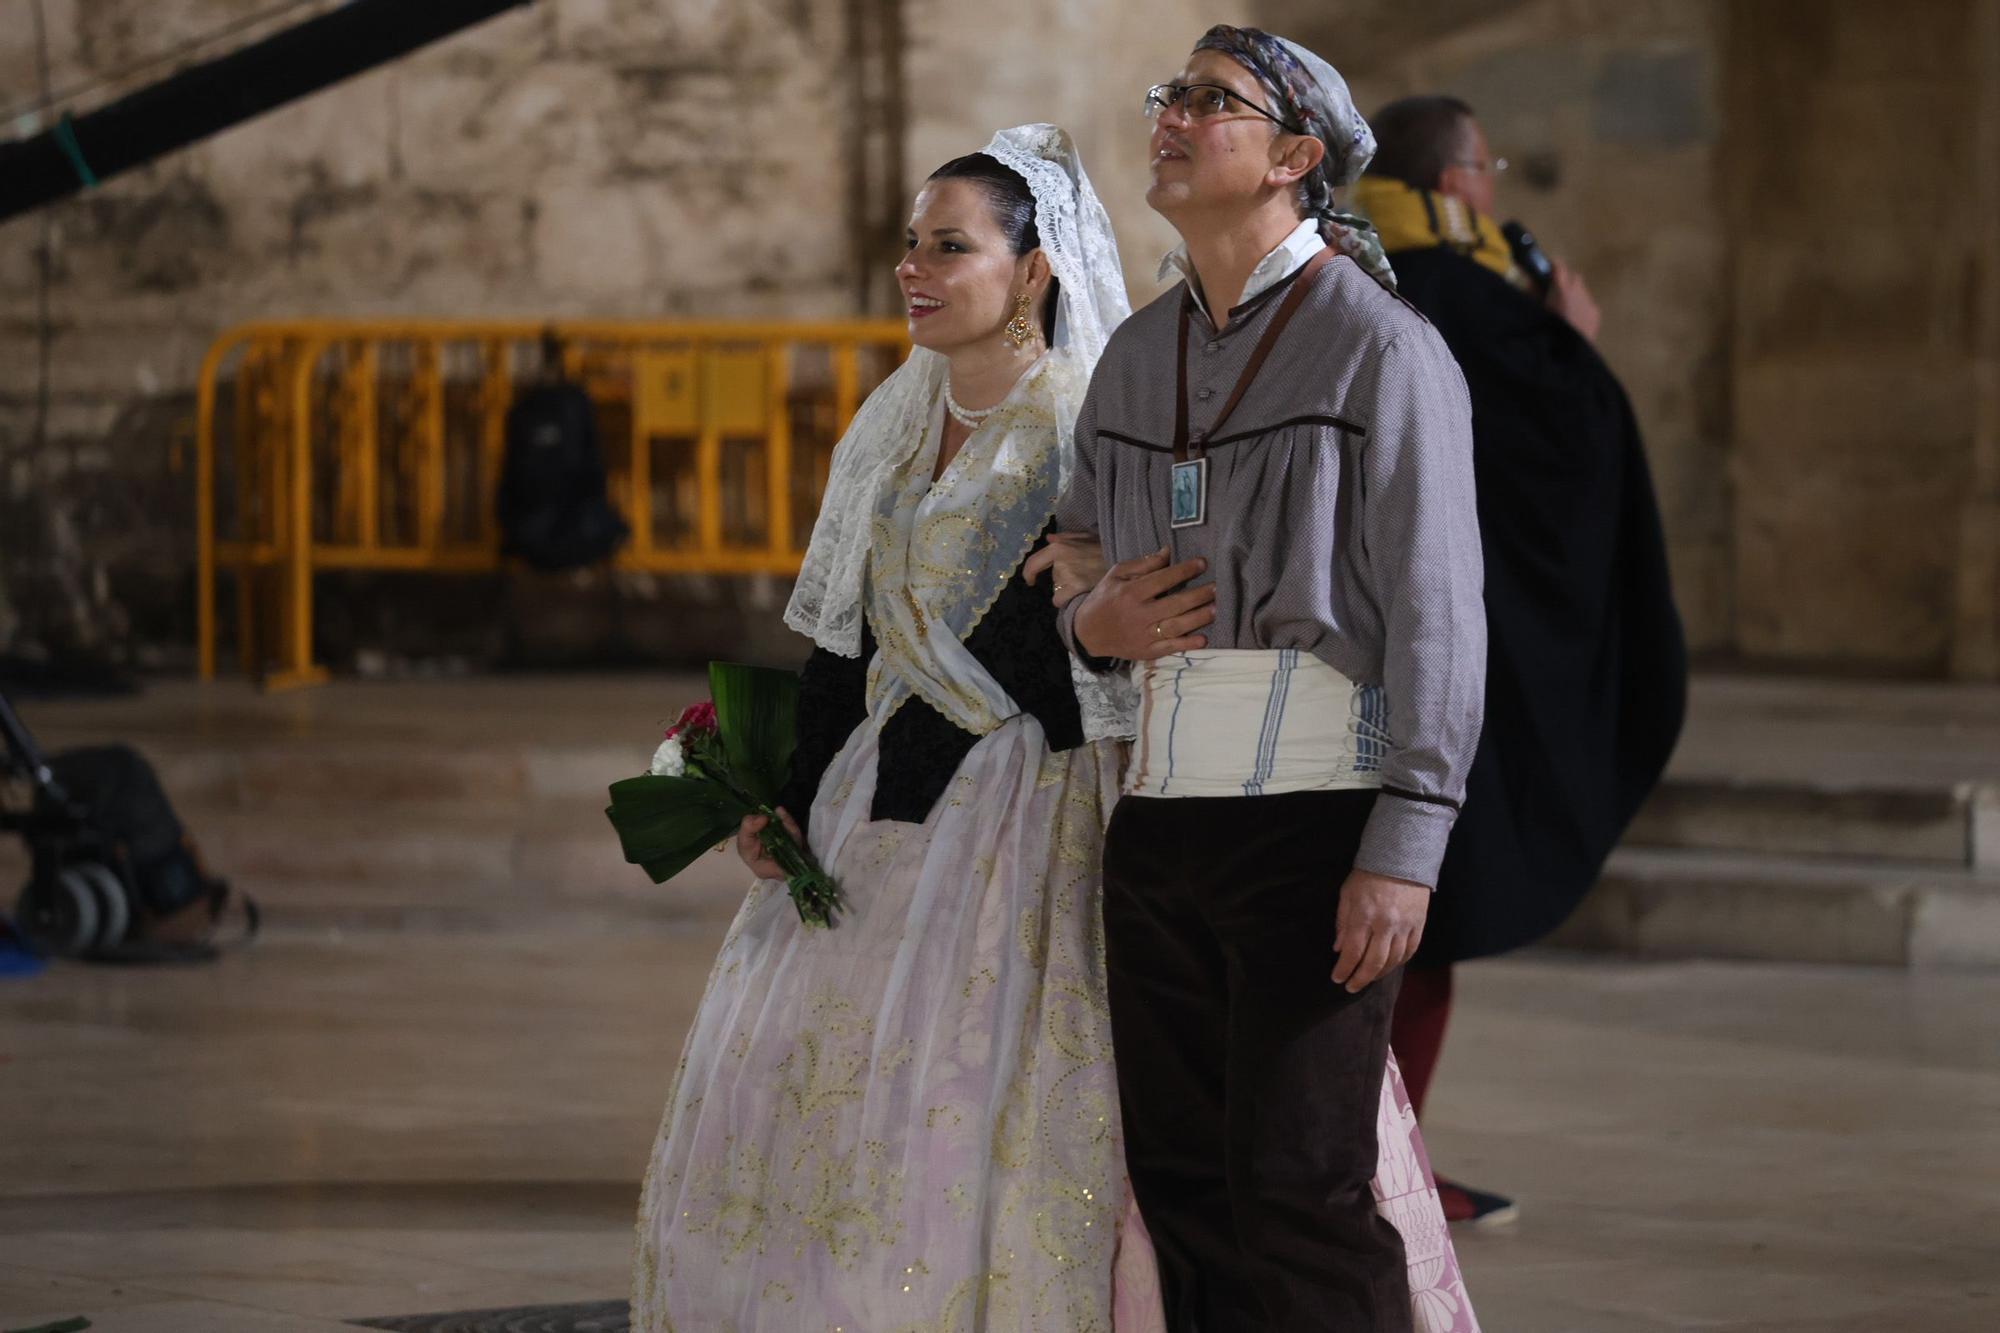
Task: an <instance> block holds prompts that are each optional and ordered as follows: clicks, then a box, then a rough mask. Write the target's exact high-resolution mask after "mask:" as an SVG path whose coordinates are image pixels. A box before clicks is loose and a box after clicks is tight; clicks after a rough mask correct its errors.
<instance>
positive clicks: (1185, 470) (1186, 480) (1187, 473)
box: [1172, 458, 1208, 528]
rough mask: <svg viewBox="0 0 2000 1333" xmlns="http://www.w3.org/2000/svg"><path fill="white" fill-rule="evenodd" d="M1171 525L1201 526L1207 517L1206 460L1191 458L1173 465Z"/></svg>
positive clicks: (1181, 526)
mask: <svg viewBox="0 0 2000 1333" xmlns="http://www.w3.org/2000/svg"><path fill="white" fill-rule="evenodd" d="M1172 498H1173V509H1172V525H1173V526H1174V527H1177V528H1193V527H1199V526H1201V524H1202V522H1203V521H1204V520H1205V519H1206V518H1207V517H1208V460H1207V459H1206V458H1191V459H1189V460H1188V461H1187V462H1185V463H1176V464H1174V477H1173V492H1172Z"/></svg>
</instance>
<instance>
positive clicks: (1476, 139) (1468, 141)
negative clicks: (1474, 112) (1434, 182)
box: [1438, 116, 1499, 218]
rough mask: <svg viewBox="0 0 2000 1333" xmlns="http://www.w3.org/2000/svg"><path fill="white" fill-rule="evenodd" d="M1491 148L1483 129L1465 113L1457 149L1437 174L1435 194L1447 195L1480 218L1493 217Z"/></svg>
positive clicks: (1493, 192)
mask: <svg viewBox="0 0 2000 1333" xmlns="http://www.w3.org/2000/svg"><path fill="white" fill-rule="evenodd" d="M1494 175H1495V173H1494V170H1493V149H1492V148H1491V147H1490V146H1489V145H1488V144H1487V142H1486V131H1485V130H1483V129H1481V128H1479V122H1478V121H1476V120H1474V119H1473V118H1472V117H1471V116H1467V117H1466V118H1465V119H1464V120H1463V121H1462V122H1461V123H1460V126H1459V138H1458V151H1457V152H1455V153H1453V154H1452V156H1451V160H1450V161H1449V162H1447V163H1446V164H1445V168H1444V170H1443V171H1441V172H1439V173H1438V193H1439V194H1446V195H1450V196H1451V197H1452V198H1454V199H1457V200H1459V201H1460V202H1462V203H1464V204H1465V205H1466V206H1467V207H1469V208H1471V209H1472V210H1473V211H1474V212H1475V213H1478V214H1480V215H1481V216H1483V217H1489V218H1490V217H1492V216H1494V213H1493V201H1494V194H1495V186H1497V185H1498V183H1499V182H1498V181H1496V180H1495V179H1494Z"/></svg>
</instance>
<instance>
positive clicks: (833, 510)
mask: <svg viewBox="0 0 2000 1333" xmlns="http://www.w3.org/2000/svg"><path fill="white" fill-rule="evenodd" d="M982 151H984V152H985V153H986V154H988V155H989V156H991V157H993V158H995V159H997V160H998V161H1000V162H1002V163H1004V164H1005V165H1007V166H1008V167H1011V168H1012V169H1013V170H1015V171H1016V172H1018V173H1020V175H1021V177H1022V179H1023V180H1025V181H1027V183H1028V188H1029V189H1030V190H1031V191H1032V192H1033V194H1034V196H1035V228H1036V230H1037V231H1038V232H1039V233H1040V235H1041V243H1042V250H1043V252H1044V253H1045V254H1046V255H1047V256H1048V260H1049V267H1050V269H1051V271H1052V272H1053V273H1054V275H1055V278H1056V281H1057V283H1058V285H1059V286H1058V296H1057V301H1056V320H1055V338H1054V341H1053V344H1052V345H1051V347H1050V350H1049V352H1048V354H1047V355H1046V356H1045V357H1043V359H1042V361H1041V362H1040V363H1038V364H1037V366H1036V367H1035V368H1034V369H1033V370H1031V371H1030V372H1029V373H1028V374H1026V375H1024V376H1023V377H1022V381H1021V383H1020V384H1019V385H1017V387H1016V391H1015V395H1014V400H1013V401H1012V402H1011V403H1010V407H1011V408H1012V409H1013V410H1010V411H1008V412H1002V413H999V414H997V415H996V416H995V418H993V419H992V420H989V421H988V422H987V423H986V424H984V425H982V426H981V427H980V429H979V430H977V431H975V432H974V433H973V436H972V437H971V438H970V439H968V440H967V441H966V444H965V447H964V452H965V453H966V454H968V455H971V456H973V457H974V458H978V457H985V458H989V459H992V458H1010V457H1012V458H1019V457H1023V456H1035V457H1036V458H1037V466H1039V467H1042V468H1048V467H1053V468H1054V470H1055V476H1054V477H1053V478H1052V479H1051V478H1046V477H1044V478H1042V479H1040V480H1039V482H1038V484H1035V485H1033V486H1032V487H1031V489H1032V490H1033V491H1034V492H1035V493H1036V495H1037V497H1038V498H1039V497H1040V496H1041V495H1044V494H1045V495H1047V496H1048V506H1047V508H1045V509H1044V508H1039V507H1038V506H1024V505H1021V504H1020V503H1018V500H1019V496H1018V494H1014V492H1018V491H1019V489H1020V488H1021V485H1022V478H1020V477H1019V476H1018V475H1011V474H1009V473H1008V472H1007V471H1005V470H999V471H994V470H987V471H984V472H982V473H979V474H976V475H975V474H970V473H968V474H966V475H962V476H961V477H959V478H958V479H957V481H956V482H955V484H954V487H953V489H954V491H955V492H956V496H955V499H956V501H957V503H956V504H955V505H954V508H957V509H959V510H960V512H968V511H978V512H982V513H990V514H992V515H993V517H994V519H995V520H996V521H998V522H1000V523H1001V524H1002V525H1003V526H1004V527H1005V528H1006V531H1004V532H1003V531H995V530H992V529H991V528H989V530H988V531H987V533H986V536H987V537H988V538H989V539H990V540H991V548H992V549H994V550H1007V549H1018V550H1020V551H1023V552H1025V551H1026V550H1027V548H1028V545H1029V544H1031V543H1032V541H1033V539H1034V537H1035V535H1036V534H1037V533H1039V532H1040V531H1041V530H1042V528H1043V527H1045V526H1046V525H1047V523H1048V521H1049V517H1050V515H1051V514H1052V513H1053V512H1054V499H1055V497H1056V496H1058V495H1060V493H1061V489H1062V488H1063V487H1065V486H1067V485H1068V484H1069V480H1070V476H1071V473H1072V470H1073V467H1074V462H1075V457H1076V445H1075V428H1076V415H1077V411H1078V409H1079V408H1080V407H1081V406H1082V404H1083V394H1084V390H1085V389H1086V388H1087V387H1088V386H1089V383H1090V372H1091V371H1092V370H1093V369H1095V368H1096V365H1097V359H1098V357H1099V356H1100V355H1102V353H1103V351H1104V344H1105V341H1106V340H1107V339H1108V338H1109V337H1110V336H1111V330H1112V329H1114V328H1116V327H1117V325H1118V324H1119V322H1120V321H1121V320H1123V319H1124V318H1125V316H1126V315H1128V314H1129V313H1130V312H1131V307H1130V305H1129V304H1128V302H1127V301H1126V298H1125V282H1124V277H1123V270H1122V269H1121V268H1120V266H1119V262H1118V244H1117V241H1116V240H1115V239H1114V238H1113V236H1112V232H1111V221H1110V218H1109V217H1108V216H1107V215H1106V214H1105V211H1104V205H1103V204H1102V203H1100V202H1099V201H1098V198H1097V192H1096V191H1095V190H1094V189H1092V188H1091V184H1090V178H1089V177H1088V176H1086V175H1085V174H1084V170H1083V164H1082V162H1081V160H1080V159H1079V158H1078V157H1077V153H1076V148H1075V145H1074V144H1072V143H1071V142H1070V138H1069V135H1068V134H1067V133H1065V132H1064V131H1063V130H1061V129H1059V128H1057V127H1056V126H1054V125H1019V126H1016V127H1014V128H1013V129H1009V130H1002V131H1001V132H1000V133H998V134H996V135H994V136H993V140H992V142H990V143H988V144H987V145H986V147H985V148H984V149H983V150H982ZM945 364H946V363H945V358H944V357H943V356H941V355H939V354H938V353H936V352H932V351H929V350H927V349H924V348H917V349H916V350H915V351H913V352H911V354H910V357H909V360H907V361H905V362H904V363H903V364H902V366H900V367H898V368H897V370H896V371H895V372H894V373H893V374H891V375H890V376H889V377H888V378H887V379H886V380H884V381H882V384H881V386H880V387H878V388H877V389H876V390H875V392H874V393H872V394H870V395H869V396H868V400H867V402H865V403H863V404H862V406H861V410H860V411H859V412H857V413H856V414H855V417H854V422H853V424H852V425H850V426H849V427H848V430H847V434H846V435H845V436H843V437H842V438H841V441H840V444H839V446H838V447H837V448H836V449H835V450H834V455H833V466H832V469H831V471H830V475H829V476H828V478H827V485H826V494H825V496H824V498H823V499H822V500H821V502H820V512H819V519H818V521H817V522H816V523H815V524H814V526H813V536H812V544H811V545H810V546H809V547H808V548H807V551H806V558H805V563H804V566H803V567H802V568H801V569H800V571H799V577H798V582H797V584H796V585H795V586H794V588H793V591H792V599H791V602H790V604H789V605H788V606H787V607H786V608H785V623H786V624H788V625H790V626H791V627H792V628H793V629H795V630H798V631H799V632H800V633H802V634H805V635H808V636H809V637H811V639H812V640H813V642H815V643H817V644H818V645H819V646H820V647H822V648H825V649H827V650H828V651H829V652H835V653H839V654H841V655H842V656H844V657H855V656H858V655H859V654H860V651H861V627H862V621H863V618H864V615H865V612H864V609H863V608H864V603H865V598H864V595H863V594H864V588H865V581H866V579H867V576H868V567H869V559H870V554H871V552H872V551H873V550H874V547H875V544H876V542H877V541H878V540H885V539H886V540H891V541H893V540H897V539H898V537H899V536H906V535H907V534H902V533H901V532H900V529H897V530H895V531H893V532H885V531H884V530H883V525H882V524H881V522H880V519H881V516H883V515H886V514H889V513H893V512H894V511H895V509H896V502H897V498H898V496H899V495H900V494H901V492H902V491H903V490H904V488H905V484H906V483H907V482H908V479H909V476H910V475H911V474H910V472H909V470H908V469H909V467H910V465H911V464H912V463H913V462H915V461H917V460H918V457H919V455H920V453H922V452H923V450H924V447H925V444H926V441H927V440H928V439H929V437H930V435H931V432H932V430H933V428H934V426H935V424H936V417H937V414H938V412H939V411H940V410H941V407H940V403H941V398H942V388H943V383H944V375H945ZM1051 423H1052V424H1053V426H1054V432H1055V439H1054V448H1053V449H1052V450H1051V449H1050V448H1049V447H1048V445H1047V444H1046V443H1041V442H1040V441H1039V440H1032V439H1031V437H1036V436H1040V435H1041V434H1042V432H1046V431H1047V430H1048V428H1049V426H1050V424H1051ZM1010 433H1019V434H1020V435H1021V439H1020V440H1018V441H1016V440H1014V439H1011V438H1009V434H1010ZM1036 443H1040V447H1038V448H1037V447H1034V445H1035V444H1036ZM1050 480H1053V482H1054V485H1053V486H1051V485H1049V481H1050ZM989 490H991V492H992V493H991V494H988V491H989ZM1001 491H1007V492H1009V493H1010V494H1008V495H1003V494H1001ZM1010 499H1011V501H1012V502H1009V501H1010ZM1030 509H1037V510H1038V512H1029V510H1030ZM1017 529H1018V531H1017ZM1017 563H1018V562H1017ZM1011 572H1012V570H1011V566H1010V567H1009V569H1008V570H1005V571H1000V578H1001V581H1002V582H1004V581H1005V578H1006V577H1007V576H1008V575H1009V574H1011ZM990 574H991V571H984V570H983V571H982V575H985V577H979V578H975V579H968V580H962V581H960V582H959V583H958V584H957V585H956V586H954V587H951V588H937V589H928V590H927V591H928V593H929V596H928V597H927V598H926V599H925V600H926V606H925V609H926V611H927V612H929V613H930V614H931V616H932V617H933V618H934V620H935V621H936V623H937V624H939V625H940V626H962V625H966V624H969V623H976V621H977V619H978V616H979V614H980V613H982V612H983V610H984V608H985V607H986V606H987V605H989V604H990V603H991V599H992V597H993V596H994V595H996V594H997V592H998V588H997V587H993V586H988V585H989V584H990V583H991V581H992V580H991V577H990ZM1071 672H1072V676H1073V678H1074V679H1075V681H1076V685H1077V700H1078V704H1079V706H1080V708H1081V711H1082V714H1083V724H1084V734H1085V736H1086V737H1087V738H1089V739H1093V740H1096V739H1103V738H1106V737H1127V736H1130V735H1132V734H1133V730H1134V724H1135V718H1136V714H1137V702H1138V697H1137V694H1136V692H1135V691H1134V689H1133V687H1132V684H1131V682H1130V680H1129V679H1127V678H1125V677H1123V676H1112V677H1102V676H1097V675H1094V674H1092V673H1090V672H1088V671H1085V670H1084V669H1083V668H1082V667H1081V666H1080V665H1078V664H1076V663H1074V662H1072V664H1071Z"/></svg>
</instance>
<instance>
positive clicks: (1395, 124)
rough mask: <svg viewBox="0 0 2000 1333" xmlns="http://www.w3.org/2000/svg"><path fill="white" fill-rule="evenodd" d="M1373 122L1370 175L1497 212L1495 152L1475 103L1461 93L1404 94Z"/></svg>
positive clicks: (1471, 206) (1472, 206)
mask: <svg viewBox="0 0 2000 1333" xmlns="http://www.w3.org/2000/svg"><path fill="white" fill-rule="evenodd" d="M1368 123H1369V124H1370V125H1372V126H1373V127H1374V129H1375V141H1376V148H1375V160H1374V161H1373V162H1371V163H1369V165H1368V174H1369V175H1371V176H1387V177H1389V178H1390V179H1391V180H1399V181H1401V182H1403V183H1404V184H1405V185H1413V186H1415V187H1416V188H1417V189H1419V190H1430V191H1433V192H1434V193H1437V194H1443V195H1450V196H1451V197H1452V198H1454V199H1458V200H1461V201H1462V202H1464V203H1465V204H1466V205H1467V206H1469V207H1470V208H1472V209H1473V210H1474V211H1475V212H1478V213H1484V214H1486V215H1488V216H1491V215H1492V213H1493V185H1494V181H1493V171H1494V166H1493V154H1492V151H1491V149H1489V148H1488V147H1487V144H1486V133H1485V131H1483V130H1481V129H1480V128H1479V121H1478V120H1477V119H1476V118H1475V117H1474V116H1473V114H1472V107H1471V106H1469V105H1468V104H1467V103H1465V102H1464V101H1461V100H1460V99H1459V98H1456V97H1446V96H1442V95H1432V96H1424V97H1404V98H1400V99H1398V100H1397V101H1394V102H1391V103H1389V105H1387V106H1385V107H1383V108H1382V109H1381V110H1380V111H1377V112H1376V113H1375V114H1374V115H1373V116H1371V117H1369V120H1368Z"/></svg>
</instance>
